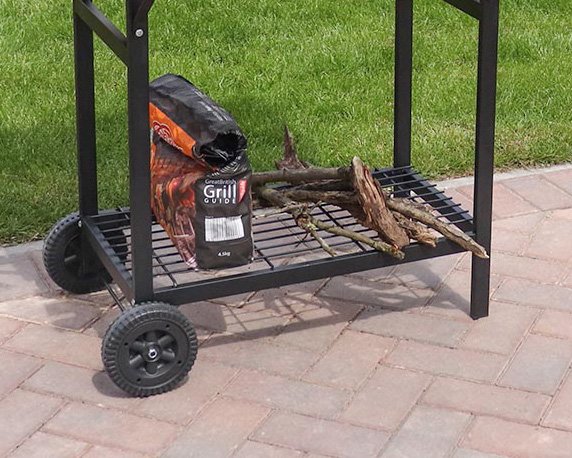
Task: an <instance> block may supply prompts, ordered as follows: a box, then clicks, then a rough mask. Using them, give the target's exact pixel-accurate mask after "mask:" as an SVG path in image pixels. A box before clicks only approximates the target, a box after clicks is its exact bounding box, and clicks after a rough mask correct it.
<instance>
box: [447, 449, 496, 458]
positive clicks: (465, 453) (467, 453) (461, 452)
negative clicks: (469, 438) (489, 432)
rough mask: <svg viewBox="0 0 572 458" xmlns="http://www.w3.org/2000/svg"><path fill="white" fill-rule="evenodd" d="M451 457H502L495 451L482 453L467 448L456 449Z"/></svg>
mask: <svg viewBox="0 0 572 458" xmlns="http://www.w3.org/2000/svg"><path fill="white" fill-rule="evenodd" d="M453 458H504V457H502V456H500V455H497V454H496V453H495V454H494V455H493V454H492V453H483V452H477V451H476V450H470V449H468V448H460V449H457V451H456V452H455V454H454V455H453Z"/></svg>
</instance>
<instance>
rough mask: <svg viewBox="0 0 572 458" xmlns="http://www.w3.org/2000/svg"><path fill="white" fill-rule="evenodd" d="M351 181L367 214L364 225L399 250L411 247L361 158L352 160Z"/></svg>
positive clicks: (407, 237)
mask: <svg viewBox="0 0 572 458" xmlns="http://www.w3.org/2000/svg"><path fill="white" fill-rule="evenodd" d="M351 171H352V173H351V180H352V184H353V187H354V189H355V191H356V195H357V198H358V200H359V203H360V205H361V208H362V210H363V212H364V213H365V220H364V224H365V226H366V227H368V228H370V229H373V230H375V231H376V232H377V233H378V234H379V236H380V237H381V238H382V240H384V241H386V242H387V243H389V244H391V245H395V246H396V247H398V248H403V247H405V246H407V245H409V236H408V235H407V233H406V232H405V231H404V230H403V229H402V228H401V227H400V226H399V224H397V221H395V218H394V217H393V214H392V213H391V211H389V209H388V208H387V201H386V198H385V195H384V193H383V191H382V190H381V187H380V185H379V182H378V181H377V180H376V179H374V178H373V176H372V175H371V172H370V170H369V168H368V167H367V166H366V165H365V164H364V163H363V162H362V160H361V159H360V158H359V157H357V156H356V157H354V158H353V160H352V168H351Z"/></svg>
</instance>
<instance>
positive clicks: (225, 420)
mask: <svg viewBox="0 0 572 458" xmlns="http://www.w3.org/2000/svg"><path fill="white" fill-rule="evenodd" d="M268 413H269V409H268V408H266V407H262V406H259V405H255V404H251V403H247V402H243V401H237V400H232V399H219V400H217V401H216V402H214V403H213V404H211V405H210V406H209V407H208V408H207V409H205V411H203V412H202V414H201V415H200V416H199V417H198V418H197V419H196V420H195V421H194V422H193V423H191V425H190V426H189V427H188V428H187V429H186V430H185V431H184V432H183V433H182V434H181V435H180V436H179V437H178V438H177V440H176V441H175V442H174V443H173V444H172V445H171V446H170V447H169V448H168V449H167V451H166V453H165V454H164V455H162V456H163V457H165V458H169V457H188V458H191V457H198V458H204V457H209V458H217V457H227V456H229V455H230V454H231V453H232V452H235V451H237V450H238V448H239V447H240V446H241V445H242V443H243V442H244V440H245V439H246V438H247V437H248V435H249V434H250V433H251V432H252V431H253V430H254V429H255V428H256V427H257V426H258V425H259V424H260V422H261V421H262V420H263V419H264V418H266V416H267V415H268Z"/></svg>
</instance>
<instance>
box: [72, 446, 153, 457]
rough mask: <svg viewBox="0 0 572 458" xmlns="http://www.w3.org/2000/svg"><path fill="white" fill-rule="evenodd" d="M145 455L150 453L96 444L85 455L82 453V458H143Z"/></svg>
mask: <svg viewBox="0 0 572 458" xmlns="http://www.w3.org/2000/svg"><path fill="white" fill-rule="evenodd" d="M145 456H149V455H142V454H140V453H137V452H132V451H127V450H121V449H118V448H110V447H102V446H100V445H96V446H95V447H92V448H91V449H90V450H89V452H87V453H86V454H85V455H82V457H81V458H143V457H145Z"/></svg>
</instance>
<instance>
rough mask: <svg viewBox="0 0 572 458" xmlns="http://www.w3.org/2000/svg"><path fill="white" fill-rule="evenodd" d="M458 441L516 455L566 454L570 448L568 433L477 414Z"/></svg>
mask: <svg viewBox="0 0 572 458" xmlns="http://www.w3.org/2000/svg"><path fill="white" fill-rule="evenodd" d="M507 438H510V440H507ZM462 445H463V447H468V448H472V449H476V450H479V451H482V452H486V453H497V454H499V455H507V456H511V457H519V458H538V457H542V458H567V457H569V456H570V450H572V433H569V432H564V431H557V430H554V429H547V428H541V427H538V426H530V425H523V424H521V423H513V422H509V421H506V420H500V419H498V418H492V417H478V418H477V419H476V421H475V423H474V424H473V426H472V428H471V429H470V430H469V432H468V434H467V435H466V437H465V439H464V441H463V444H462Z"/></svg>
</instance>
